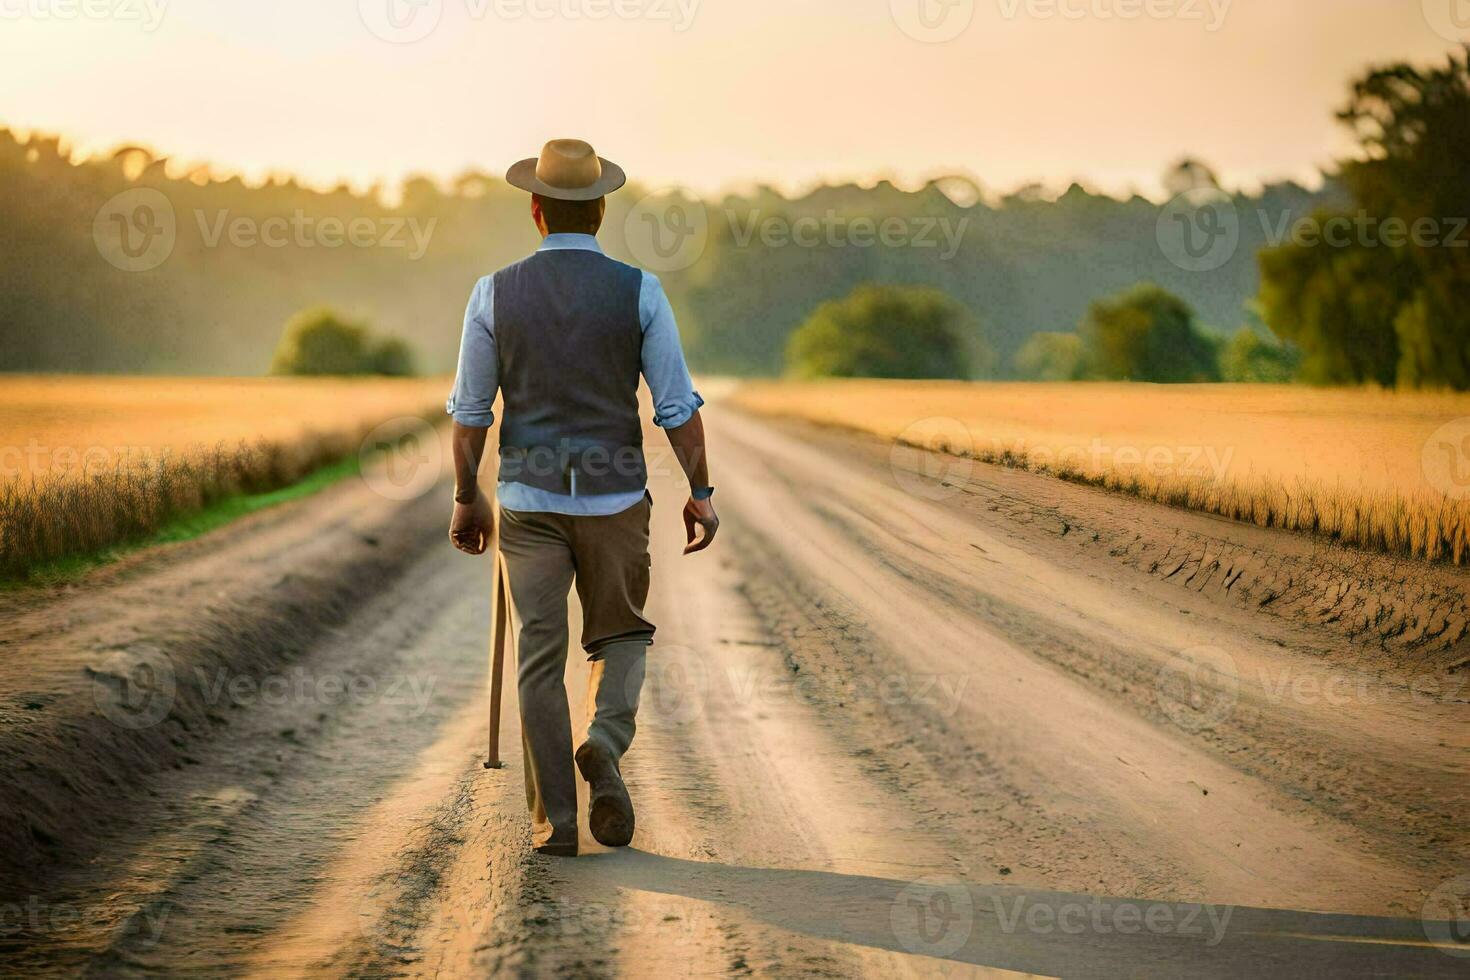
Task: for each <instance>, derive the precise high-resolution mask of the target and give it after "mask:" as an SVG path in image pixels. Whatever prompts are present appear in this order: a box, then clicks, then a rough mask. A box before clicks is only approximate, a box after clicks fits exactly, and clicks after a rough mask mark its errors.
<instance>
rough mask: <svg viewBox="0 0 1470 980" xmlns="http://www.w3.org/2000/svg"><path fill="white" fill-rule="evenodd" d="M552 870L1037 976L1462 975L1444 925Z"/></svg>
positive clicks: (694, 867) (714, 869)
mask: <svg viewBox="0 0 1470 980" xmlns="http://www.w3.org/2000/svg"><path fill="white" fill-rule="evenodd" d="M558 871H559V872H561V874H559V877H562V878H563V880H564V882H565V883H566V884H567V885H569V886H573V887H574V888H575V890H576V892H577V893H578V894H579V895H581V896H584V897H590V896H594V895H600V896H602V897H604V898H606V899H608V900H609V901H611V900H612V898H613V897H614V894H615V892H616V891H617V890H619V889H633V890H642V891H647V892H653V893H657V894H663V895H671V896H682V897H684V898H687V899H693V900H696V901H700V902H710V903H716V904H720V905H725V906H733V907H735V908H737V909H739V910H741V911H743V912H744V913H746V914H748V915H749V916H751V917H752V918H754V919H757V920H759V921H762V922H765V923H767V924H769V925H773V926H776V927H778V928H781V929H787V930H791V931H794V932H798V933H802V934H805V935H807V936H810V937H814V938H818V939H827V940H833V941H837V942H842V943H851V944H855V945H860V946H867V947H872V948H875V949H884V950H892V951H894V952H898V953H908V954H914V955H918V956H926V957H933V958H937V959H941V960H948V961H953V962H957V963H968V964H974V965H977V966H983V967H991V968H999V969H1005V970H1014V971H1019V972H1023V973H1032V974H1042V975H1047V976H1066V977H1082V976H1110V977H1116V976H1131V977H1149V976H1160V977H1177V976H1182V975H1188V976H1192V977H1215V976H1218V977H1240V976H1252V977H1279V976H1290V977H1293V978H1307V977H1334V978H1338V977H1385V976H1415V977H1464V976H1466V971H1467V968H1470V959H1467V958H1466V957H1470V942H1463V943H1459V944H1457V943H1456V942H1455V940H1456V939H1457V938H1458V935H1459V934H1458V933H1456V932H1453V931H1452V929H1453V924H1452V923H1436V922H1430V923H1423V922H1421V921H1420V920H1418V919H1391V918H1378V917H1372V916H1354V915H1336V914H1326V913H1317V912H1301V911H1291V910H1273V909H1258V908H1247V907H1242V906H1229V905H1207V904H1206V905H1200V904H1189V903H1178V902H1155V901H1147V900H1142V899H1131V898H1118V897H1113V896H1102V895H1079V894H1068V893H1065V892H1052V891H1037V890H1033V889H1026V888H1015V887H1006V886H1000V885H990V884H974V883H967V882H961V881H942V880H937V879H921V880H919V881H901V880H894V879H888V878H871V877H865V876H862V875H851V874H837V873H831V872H825V871H794V870H781V869H767V868H745V867H736V866H731V865H725V864H715V863H706V862H699V861H688V860H681V859H678V858H671V857H662V856H660V855H657V854H649V853H646V852H643V851H638V850H625V851H620V852H611V853H603V854H594V855H589V856H586V857H584V858H582V859H579V860H577V861H572V862H566V863H565V864H560V863H559V865H558ZM1427 935H1433V936H1436V937H1443V940H1442V941H1431V940H1430V939H1428V938H1426V936H1427Z"/></svg>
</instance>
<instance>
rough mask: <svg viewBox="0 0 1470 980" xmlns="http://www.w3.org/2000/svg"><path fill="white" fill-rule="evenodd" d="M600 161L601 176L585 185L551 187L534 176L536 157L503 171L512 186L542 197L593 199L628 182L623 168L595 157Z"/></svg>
mask: <svg viewBox="0 0 1470 980" xmlns="http://www.w3.org/2000/svg"><path fill="white" fill-rule="evenodd" d="M597 159H598V160H599V161H600V162H601V163H602V176H601V177H600V178H598V180H597V182H596V183H595V184H591V185H589V186H587V187H552V186H551V185H550V184H547V183H544V182H542V181H541V180H539V179H538V178H537V177H536V162H537V161H536V158H535V157H532V158H531V159H529V160H522V161H521V162H519V163H517V164H515V165H514V166H512V167H511V168H510V169H509V170H507V171H506V172H505V180H506V182H507V183H508V184H510V185H511V186H512V187H519V188H520V189H521V190H523V191H530V192H531V193H532V194H540V195H541V196H542V197H550V198H555V199H556V200H558V201H595V200H597V199H598V198H599V197H605V196H607V195H608V194H611V193H612V192H613V191H615V190H617V189H618V188H619V187H622V186H623V185H624V184H626V183H627V182H628V175H627V174H625V173H623V168H622V167H620V166H618V165H617V164H616V163H613V162H612V161H611V160H607V159H604V158H602V157H598V158H597Z"/></svg>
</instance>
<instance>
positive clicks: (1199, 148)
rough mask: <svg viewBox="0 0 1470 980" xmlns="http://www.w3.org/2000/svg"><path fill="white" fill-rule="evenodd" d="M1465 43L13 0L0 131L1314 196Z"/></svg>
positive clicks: (1400, 7) (191, 145) (1056, 8)
mask: <svg viewBox="0 0 1470 980" xmlns="http://www.w3.org/2000/svg"><path fill="white" fill-rule="evenodd" d="M390 5H391V6H390ZM921 5H922V7H921ZM1454 15H1458V17H1459V23H1462V24H1464V25H1465V27H1464V28H1459V27H1457V26H1456V21H1455V20H1453V19H1452V16H1454ZM375 31H376V33H375ZM425 32H427V34H426V36H424V37H422V38H421V39H419V40H417V41H413V42H411V43H403V42H406V41H407V40H408V39H409V38H411V37H413V36H415V35H418V34H424V33H425ZM379 35H383V36H387V37H390V38H394V39H395V40H393V41H389V40H384V39H383V38H382V37H380V36H379ZM951 35H953V36H951ZM1455 37H1464V38H1466V39H1470V0H0V86H3V91H4V92H5V94H6V96H7V97H6V99H5V100H4V103H3V106H0V125H10V126H13V127H18V128H22V129H29V128H33V127H34V128H40V129H44V130H47V131H52V132H60V133H62V134H64V135H66V136H67V137H69V138H71V139H73V140H74V141H75V142H76V143H77V144H78V145H79V146H81V147H83V148H89V149H104V148H111V147H112V146H114V145H116V144H119V143H122V142H129V141H136V142H144V143H147V144H150V145H152V146H155V147H157V148H159V149H160V150H162V151H164V152H166V153H169V154H171V155H173V156H175V157H177V158H181V159H185V160H191V161H192V160H208V161H211V162H213V163H216V164H219V165H222V166H223V167H225V168H228V169H231V170H236V171H242V172H244V173H246V174H247V175H251V176H258V175H260V174H262V173H264V172H266V171H268V170H272V169H276V170H286V171H291V172H294V173H298V174H300V175H302V176H303V177H304V178H306V179H307V180H309V181H312V182H314V183H328V182H332V181H334V180H336V179H338V178H347V179H350V180H352V181H353V182H354V183H355V184H357V185H359V186H364V185H366V184H368V183H370V182H372V181H373V180H375V179H380V178H381V179H387V180H396V179H397V178H398V177H401V176H402V175H404V174H405V173H409V172H413V171H426V172H428V173H431V174H434V175H439V176H447V175H450V174H453V173H456V172H458V171H460V170H463V169H464V168H467V167H472V166H473V167H481V168H484V169H487V170H490V171H493V172H497V173H498V172H501V171H502V170H503V169H504V167H505V166H506V165H508V164H509V163H511V162H513V161H514V160H515V159H517V158H518V157H521V156H529V155H532V154H533V153H534V152H535V151H536V149H538V148H539V146H540V144H541V143H542V142H543V141H544V140H545V139H547V138H549V137H552V136H569V135H574V136H581V137H584V138H586V139H589V140H591V141H592V142H593V143H595V144H596V145H597V147H598V149H599V151H601V152H602V153H603V154H604V155H605V156H609V157H612V158H613V159H616V160H618V161H619V162H620V163H622V164H624V166H625V167H626V168H627V169H628V170H629V172H630V173H631V174H632V175H633V176H634V178H635V179H638V180H641V181H642V182H644V183H645V184H652V185H663V184H682V185H686V186H692V187H695V188H698V189H701V190H711V189H714V188H717V187H721V186H731V185H739V184H742V183H746V182H749V181H757V180H758V181H764V182H769V183H774V184H777V185H778V186H782V187H785V188H799V187H802V186H804V185H806V184H807V183H810V182H812V181H814V180H818V179H829V180H830V179H858V180H863V181H868V180H871V179H873V178H875V177H878V176H888V177H891V178H895V179H897V180H899V181H900V182H903V183H911V182H914V181H917V180H919V179H921V178H924V177H926V176H930V175H934V174H936V173H942V172H947V171H963V172H968V173H971V174H973V175H975V176H976V177H978V178H979V179H980V181H981V182H982V183H983V184H984V185H986V186H987V187H989V188H992V189H995V190H999V191H1007V190H1010V189H1013V188H1015V187H1016V186H1018V185H1020V184H1021V183H1023V182H1026V181H1028V180H1032V179H1040V180H1043V181H1045V182H1047V183H1048V184H1051V185H1058V184H1060V185H1062V186H1064V185H1065V182H1067V181H1069V180H1071V179H1073V178H1078V179H1082V180H1083V181H1084V182H1086V183H1089V184H1090V185H1092V186H1096V187H1100V188H1103V189H1105V190H1109V191H1114V192H1119V191H1124V190H1127V189H1129V188H1137V189H1140V190H1142V191H1143V192H1145V193H1149V194H1154V193H1156V191H1157V187H1158V185H1157V177H1158V174H1159V173H1160V171H1161V170H1162V168H1163V166H1164V164H1165V163H1167V162H1168V161H1170V160H1171V159H1173V158H1176V157H1178V156H1179V155H1181V154H1183V153H1193V154H1196V155H1198V156H1200V157H1202V158H1203V159H1205V160H1206V161H1208V162H1210V163H1211V164H1213V165H1214V166H1215V167H1216V168H1217V169H1218V170H1219V171H1220V172H1221V174H1222V175H1223V176H1224V178H1225V180H1226V182H1227V183H1232V184H1244V185H1247V186H1253V185H1255V184H1256V183H1258V182H1259V181H1261V180H1263V179H1274V178H1279V177H1298V178H1303V177H1306V176H1308V175H1310V174H1312V173H1313V172H1314V171H1315V169H1316V168H1317V167H1318V166H1320V165H1321V164H1323V163H1325V162H1327V161H1329V160H1330V159H1331V158H1332V157H1333V156H1334V155H1335V154H1337V153H1339V152H1341V151H1342V150H1343V149H1344V147H1345V144H1344V142H1343V139H1342V136H1341V135H1340V133H1339V132H1338V128H1337V126H1336V125H1335V123H1334V122H1333V119H1332V110H1333V109H1335V108H1337V107H1338V106H1339V105H1340V104H1341V103H1342V102H1343V101H1344V98H1345V94H1346V91H1347V84H1348V80H1349V79H1350V78H1351V77H1352V76H1353V75H1354V74H1355V73H1356V72H1358V71H1359V70H1360V69H1361V68H1362V67H1363V66H1364V65H1365V64H1367V63H1369V62H1374V61H1385V60H1390V59H1402V58H1410V59H1421V60H1422V59H1442V58H1443V56H1444V54H1445V53H1446V52H1447V51H1448V50H1449V49H1450V48H1451V44H1452V39H1453V38H1455ZM925 38H927V39H928V41H926V40H924V39H925ZM946 38H947V40H945V39H946ZM933 41H938V43H930V42H933Z"/></svg>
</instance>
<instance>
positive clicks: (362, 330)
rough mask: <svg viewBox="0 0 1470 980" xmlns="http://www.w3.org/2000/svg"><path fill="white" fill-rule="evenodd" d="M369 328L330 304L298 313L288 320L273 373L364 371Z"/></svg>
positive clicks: (366, 361)
mask: <svg viewBox="0 0 1470 980" xmlns="http://www.w3.org/2000/svg"><path fill="white" fill-rule="evenodd" d="M367 372H368V331H367V328H366V327H364V326H363V325H362V324H360V323H353V322H350V321H348V320H344V319H343V318H342V317H340V316H338V315H337V313H335V312H334V311H332V310H330V309H328V308H327V307H324V306H323V307H317V308H315V309H311V310H305V311H303V312H301V313H298V314H296V316H294V317H292V318H291V319H290V320H289V321H288V322H287V323H286V330H285V333H284V334H283V335H282V337H281V344H280V346H279V347H277V348H276V356H275V360H274V361H273V362H272V363H271V373H272V374H304V375H317V374H365V373H367Z"/></svg>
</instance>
